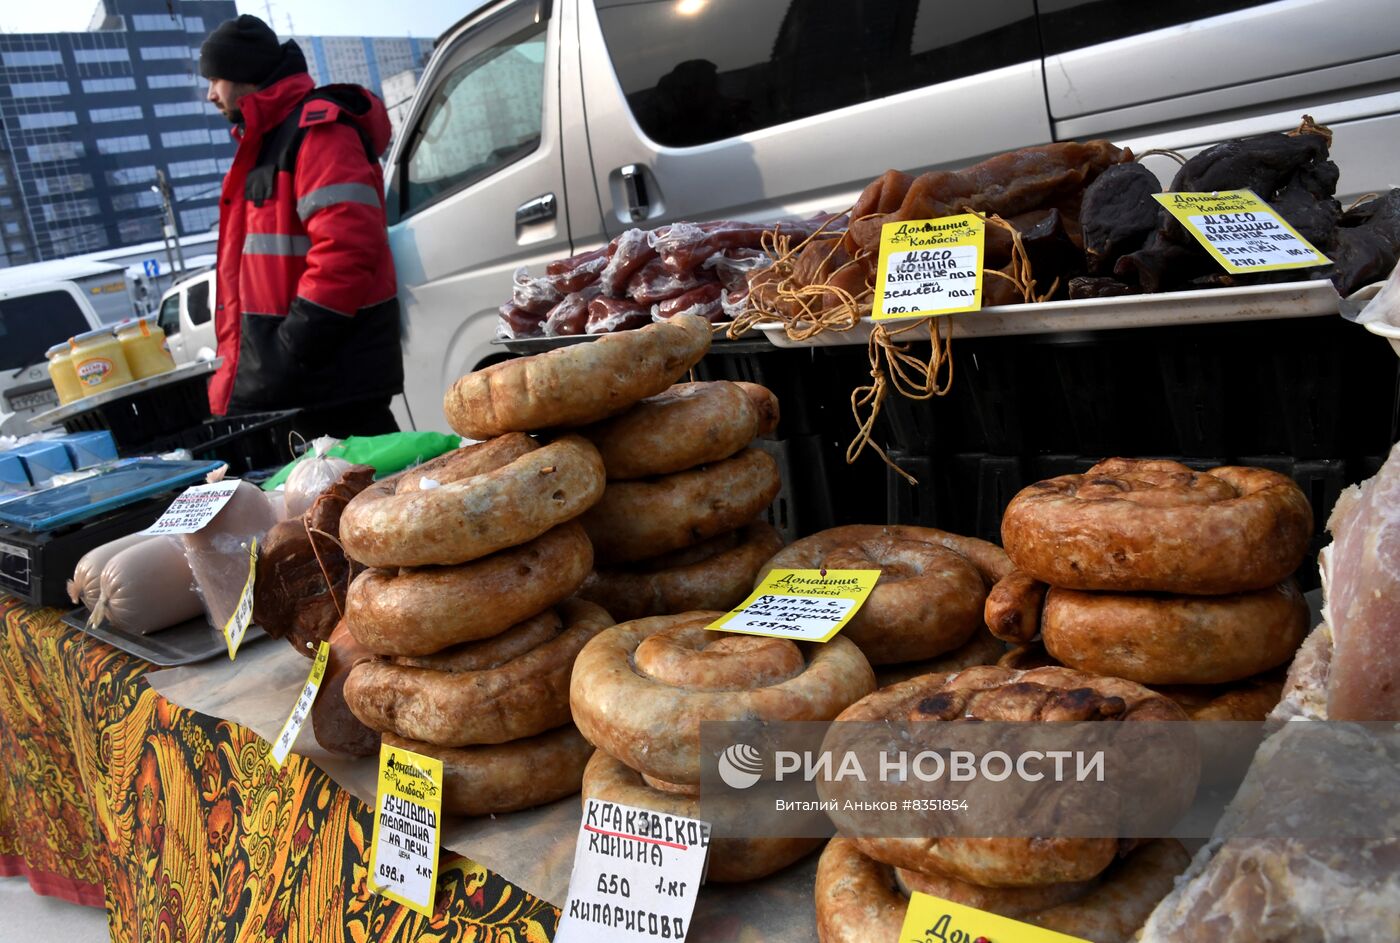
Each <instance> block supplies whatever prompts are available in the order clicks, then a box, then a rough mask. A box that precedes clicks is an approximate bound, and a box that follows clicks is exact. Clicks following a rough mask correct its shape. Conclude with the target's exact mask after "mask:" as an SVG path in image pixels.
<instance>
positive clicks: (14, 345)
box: [0, 291, 88, 370]
mask: <svg viewBox="0 0 1400 943" xmlns="http://www.w3.org/2000/svg"><path fill="white" fill-rule="evenodd" d="M87 329H88V323H87V319H86V318H84V317H83V312H82V309H81V308H79V307H78V303H77V302H76V301H74V300H73V296H72V295H70V294H68V293H67V292H66V291H44V292H38V293H36V294H33V295H20V296H18V297H16V298H0V370H18V369H19V368H20V367H27V366H31V365H33V364H40V363H43V362H44V352H45V351H47V350H48V349H49V348H50V347H52V346H53V345H54V344H61V343H63V342H64V341H66V340H67V339H68V338H70V337H72V336H74V335H75V334H81V333H83V332H84V331H86V330H87Z"/></svg>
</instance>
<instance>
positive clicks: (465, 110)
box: [402, 3, 549, 215]
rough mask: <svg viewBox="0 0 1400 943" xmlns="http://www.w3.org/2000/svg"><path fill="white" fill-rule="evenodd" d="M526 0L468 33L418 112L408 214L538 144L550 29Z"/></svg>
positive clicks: (407, 178)
mask: <svg viewBox="0 0 1400 943" xmlns="http://www.w3.org/2000/svg"><path fill="white" fill-rule="evenodd" d="M547 6H548V4H536V3H531V4H526V5H524V6H522V7H517V8H515V9H512V10H509V11H507V12H506V14H505V15H504V17H503V18H500V19H497V20H495V21H492V22H488V23H487V24H485V25H484V26H483V28H482V29H481V30H479V31H474V32H473V33H471V34H468V35H467V36H466V37H465V38H464V39H463V40H462V48H461V49H460V50H458V51H457V52H456V53H455V54H454V55H455V56H456V57H459V59H458V61H455V62H453V61H452V60H451V59H449V61H448V63H447V67H446V71H445V72H444V73H443V74H444V78H443V79H442V80H441V81H440V82H439V83H438V85H437V87H436V88H435V89H433V92H432V98H431V99H430V100H429V102H428V105H427V108H426V109H425V110H424V111H423V113H422V114H421V116H420V117H419V119H418V123H417V124H416V125H415V126H414V128H413V131H412V138H411V139H410V143H409V145H408V149H407V153H408V159H407V160H406V161H404V162H403V163H404V165H405V170H404V181H403V188H402V192H403V204H402V211H403V213H404V214H405V215H407V214H408V213H411V212H413V211H414V210H416V209H419V208H420V207H422V206H424V205H425V204H427V203H429V202H431V201H432V200H434V199H435V198H437V197H439V196H442V195H443V194H445V193H449V192H452V191H455V190H460V189H462V188H463V187H468V186H470V185H472V184H473V183H476V182H477V181H479V180H482V179H484V178H486V177H488V176H490V175H491V174H493V173H495V172H496V171H498V170H500V169H501V168H502V167H505V166H506V165H508V164H513V163H515V162H516V161H518V160H520V159H521V158H522V157H524V156H526V155H527V154H529V153H531V152H532V151H534V150H535V149H536V148H537V147H539V143H540V129H541V127H542V125H543V122H544V69H545V33H546V30H547V28H548V26H549V23H548V21H547V20H546V19H545V18H544V16H541V15H539V14H540V12H541V8H542V7H543V8H546V9H545V11H544V12H546V13H547Z"/></svg>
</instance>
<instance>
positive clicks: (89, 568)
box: [68, 534, 153, 610]
mask: <svg viewBox="0 0 1400 943" xmlns="http://www.w3.org/2000/svg"><path fill="white" fill-rule="evenodd" d="M151 539H153V538H151V537H148V536H146V535H145V534H128V535H127V536H125V537H118V538H117V539H116V540H113V541H109V542H108V543H105V544H99V545H98V546H96V547H93V548H92V549H91V550H89V551H88V552H87V553H85V554H83V555H82V557H80V558H79V560H78V565H77V566H75V567H74V568H73V578H72V579H71V580H69V581H68V598H69V599H71V600H73V605H75V606H87V607H88V609H89V610H92V609H93V608H94V607H95V606H96V605H97V597H98V595H99V593H101V587H100V585H99V581H100V580H101V578H102V568H103V567H104V566H106V565H107V561H108V560H110V559H112V558H113V557H115V556H116V555H117V554H119V553H121V552H122V551H123V550H125V549H126V548H127V547H134V546H136V545H137V544H139V543H141V542H142V541H145V540H151Z"/></svg>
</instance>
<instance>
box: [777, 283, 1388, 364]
mask: <svg viewBox="0 0 1400 943" xmlns="http://www.w3.org/2000/svg"><path fill="white" fill-rule="evenodd" d="M1340 304H1341V296H1340V295H1338V294H1337V289H1336V288H1334V287H1333V286H1332V283H1331V282H1330V281H1328V280H1326V279H1318V280H1316V281H1310V282H1284V283H1282V284H1276V285H1246V286H1243V287H1240V288H1208V289H1198V290H1195V291H1174V292H1164V293H1161V294H1155V295H1122V296H1119V297H1115V298H1086V299H1083V300H1080V301H1046V302H1041V303H1040V304H1024V305H1002V306H999V307H993V308H983V309H982V310H981V311H973V312H969V313H967V314H952V315H944V317H946V318H948V322H949V323H948V324H946V325H944V328H945V336H946V328H947V327H949V326H951V328H952V336H953V337H954V338H964V337H1006V336H1010V335H1014V334H1054V333H1057V332H1060V331H1103V330H1115V329H1120V328H1133V327H1166V326H1178V325H1192V324H1217V323H1226V322H1230V321H1269V320H1274V319H1277V318H1309V317H1317V316H1319V315H1325V314H1336V313H1337V312H1338V306H1339V305H1340ZM927 320H929V319H928V318H926V317H925V318H900V319H898V320H890V321H884V322H881V323H884V324H886V325H888V326H889V328H890V329H891V330H893V329H897V328H900V327H903V326H905V325H908V324H915V323H920V324H921V323H922V322H924V321H927ZM875 323H876V322H875V321H874V320H872V319H871V318H861V320H860V323H859V324H857V325H856V326H855V327H854V328H852V329H851V330H849V331H829V330H828V331H822V332H821V333H820V334H818V335H816V336H815V337H813V338H810V339H808V340H804V341H795V340H792V339H791V338H790V337H788V336H787V333H786V331H785V330H784V328H783V325H781V324H760V325H758V329H759V330H760V331H762V332H763V334H764V336H766V337H767V338H768V340H769V342H771V343H772V344H773V345H774V346H776V347H834V346H843V345H851V344H860V345H864V344H865V343H866V342H868V341H869V340H870V332H871V330H872V329H873V328H874V326H875ZM906 336H907V337H908V339H909V340H911V341H917V340H919V339H920V337H922V338H923V339H925V340H927V333H926V332H925V330H924V329H923V328H922V327H920V328H917V329H912V330H910V331H908V332H907V335H906ZM1392 343H1393V341H1392Z"/></svg>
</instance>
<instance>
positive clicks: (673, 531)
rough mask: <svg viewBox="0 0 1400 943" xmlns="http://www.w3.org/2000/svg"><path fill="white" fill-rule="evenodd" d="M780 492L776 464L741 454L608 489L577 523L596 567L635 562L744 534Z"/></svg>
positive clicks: (749, 452) (763, 455)
mask: <svg viewBox="0 0 1400 943" xmlns="http://www.w3.org/2000/svg"><path fill="white" fill-rule="evenodd" d="M781 487H782V479H781V478H780V477H779V475H778V463H777V462H775V461H774V460H773V457H772V456H770V455H769V454H768V453H767V452H763V451H760V450H759V449H744V450H743V451H742V452H740V453H739V454H738V455H735V456H734V457H732V458H727V459H725V460H724V461H722V462H716V463H715V464H713V465H705V466H702V467H700V468H694V469H691V470H690V471H683V472H677V473H676V474H674V475H663V476H661V477H660V478H650V479H647V480H645V481H614V482H611V483H609V484H608V489H607V491H606V492H605V493H604V495H603V499H602V500H601V501H599V502H598V503H597V504H596V505H594V506H593V507H592V508H591V509H590V510H589V511H588V512H587V513H585V514H584V515H583V517H582V518H581V520H582V522H583V526H584V529H585V530H587V531H588V539H589V540H591V541H593V553H594V557H595V558H596V559H597V561H598V562H599V563H601V564H604V565H609V564H614V563H632V562H635V561H637V560H645V559H646V558H648V557H656V556H660V555H661V554H663V553H670V552H671V551H672V550H680V549H681V548H682V547H689V546H690V545H692V544H696V543H699V542H700V541H702V540H707V539H708V538H710V537H716V536H718V535H720V534H723V533H725V532H726V531H731V530H737V529H738V528H740V527H743V526H744V525H745V524H747V523H749V522H750V521H752V520H753V519H754V518H755V517H757V516H758V515H759V514H760V513H762V511H763V509H764V508H766V507H768V505H769V504H771V503H772V501H773V498H775V497H776V496H777V494H778V491H779V489H780V488H781Z"/></svg>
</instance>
